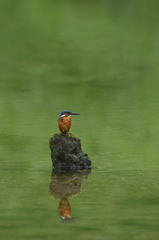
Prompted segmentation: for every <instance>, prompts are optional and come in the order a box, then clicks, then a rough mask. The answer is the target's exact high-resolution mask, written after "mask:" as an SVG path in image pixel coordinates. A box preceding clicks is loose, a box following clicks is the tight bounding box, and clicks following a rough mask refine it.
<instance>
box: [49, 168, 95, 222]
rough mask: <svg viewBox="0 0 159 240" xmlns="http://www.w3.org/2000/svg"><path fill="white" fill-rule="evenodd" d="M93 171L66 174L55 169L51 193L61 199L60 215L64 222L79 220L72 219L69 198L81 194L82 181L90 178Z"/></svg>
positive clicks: (52, 176)
mask: <svg viewBox="0 0 159 240" xmlns="http://www.w3.org/2000/svg"><path fill="white" fill-rule="evenodd" d="M90 173H91V170H77V171H75V172H64V171H60V172H59V171H57V170H55V169H53V171H52V175H51V183H50V193H51V194H52V195H53V196H54V197H55V198H56V199H58V198H59V199H60V202H59V206H58V213H59V216H60V220H61V221H62V222H67V221H69V220H73V219H77V218H72V217H71V205H70V202H69V197H71V196H73V195H76V194H78V193H79V192H80V189H81V183H82V180H83V179H84V178H85V179H86V178H88V175H89V174H90Z"/></svg>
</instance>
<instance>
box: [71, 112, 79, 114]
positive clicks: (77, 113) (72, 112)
mask: <svg viewBox="0 0 159 240" xmlns="http://www.w3.org/2000/svg"><path fill="white" fill-rule="evenodd" d="M71 115H80V113H73V112H71Z"/></svg>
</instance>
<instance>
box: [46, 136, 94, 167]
mask: <svg viewBox="0 0 159 240" xmlns="http://www.w3.org/2000/svg"><path fill="white" fill-rule="evenodd" d="M50 149H51V158H52V164H53V166H54V168H74V169H77V168H78V169H86V167H87V169H88V168H91V160H90V159H89V157H88V154H86V153H83V152H82V149H81V141H80V139H79V138H77V137H76V136H74V135H73V134H71V133H69V134H68V135H62V134H55V135H54V136H53V137H52V138H51V139H50Z"/></svg>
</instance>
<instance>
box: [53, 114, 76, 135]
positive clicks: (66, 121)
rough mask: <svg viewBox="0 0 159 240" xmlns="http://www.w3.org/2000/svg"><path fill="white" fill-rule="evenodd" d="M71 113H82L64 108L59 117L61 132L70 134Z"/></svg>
mask: <svg viewBox="0 0 159 240" xmlns="http://www.w3.org/2000/svg"><path fill="white" fill-rule="evenodd" d="M71 115H80V113H73V112H70V111H68V110H63V111H61V112H60V116H59V119H58V125H59V129H60V131H61V134H63V133H64V134H66V135H67V134H68V132H69V130H70V127H71V118H70V116H71Z"/></svg>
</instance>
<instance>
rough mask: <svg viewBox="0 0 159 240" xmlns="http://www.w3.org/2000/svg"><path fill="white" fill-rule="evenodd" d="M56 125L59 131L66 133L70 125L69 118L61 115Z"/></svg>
mask: <svg viewBox="0 0 159 240" xmlns="http://www.w3.org/2000/svg"><path fill="white" fill-rule="evenodd" d="M58 125H59V129H60V131H61V133H68V132H69V130H70V127H71V118H70V117H62V118H61V119H59V120H58Z"/></svg>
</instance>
